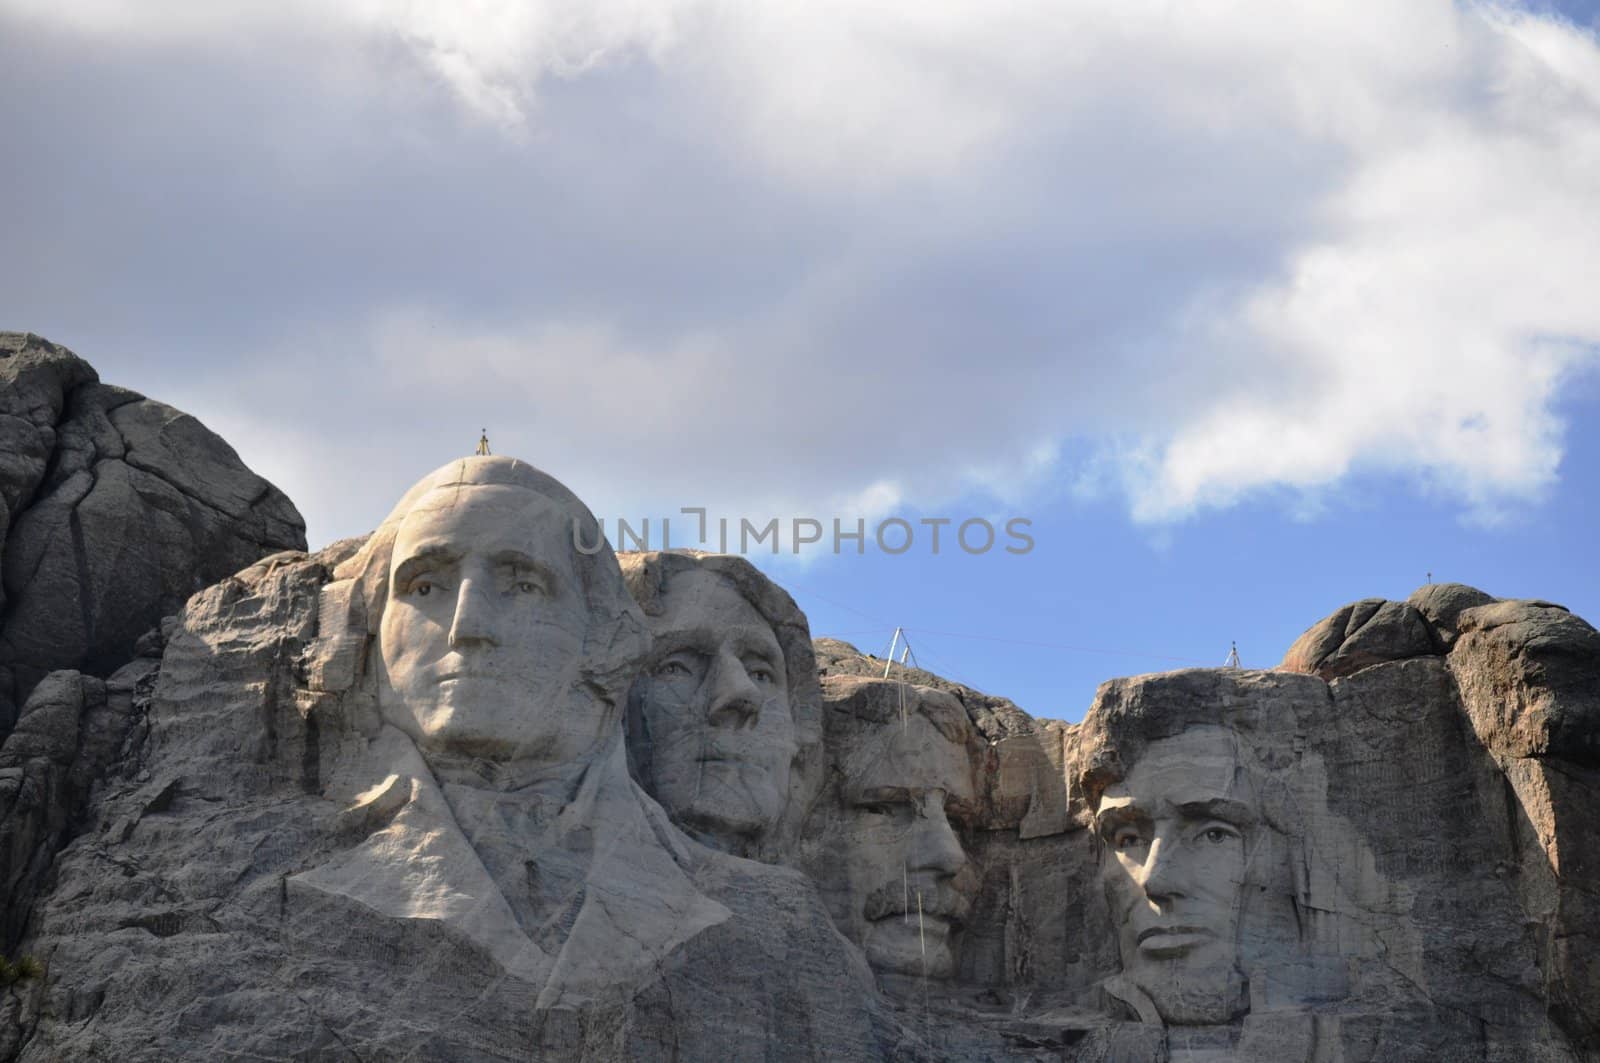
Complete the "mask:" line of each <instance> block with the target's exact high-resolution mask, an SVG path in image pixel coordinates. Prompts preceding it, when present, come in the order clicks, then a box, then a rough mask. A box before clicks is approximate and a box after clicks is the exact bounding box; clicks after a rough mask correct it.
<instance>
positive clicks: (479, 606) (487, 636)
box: [450, 577, 498, 649]
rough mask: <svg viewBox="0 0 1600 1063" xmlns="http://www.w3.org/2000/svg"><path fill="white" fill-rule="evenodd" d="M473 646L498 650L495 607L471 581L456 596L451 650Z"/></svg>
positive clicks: (451, 623)
mask: <svg viewBox="0 0 1600 1063" xmlns="http://www.w3.org/2000/svg"><path fill="white" fill-rule="evenodd" d="M473 645H488V646H495V645H498V642H497V641H496V639H495V635H494V605H493V603H491V602H490V600H489V594H488V591H487V590H485V589H483V588H481V587H480V584H479V581H478V580H475V579H472V578H470V577H469V578H467V579H463V580H462V581H461V589H460V590H458V591H457V592H456V611H455V615H454V616H453V617H451V620H450V648H451V649H462V648H464V647H467V646H473Z"/></svg>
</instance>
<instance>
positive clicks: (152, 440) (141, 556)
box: [0, 332, 306, 734]
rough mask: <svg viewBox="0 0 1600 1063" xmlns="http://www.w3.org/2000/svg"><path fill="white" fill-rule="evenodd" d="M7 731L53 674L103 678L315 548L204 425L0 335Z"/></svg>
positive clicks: (53, 349)
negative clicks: (254, 572) (163, 635)
mask: <svg viewBox="0 0 1600 1063" xmlns="http://www.w3.org/2000/svg"><path fill="white" fill-rule="evenodd" d="M0 442H3V443H4V444H5V445H4V446H0V533H3V534H4V547H3V553H0V587H3V598H0V603H3V612H0V734H3V733H4V732H5V731H7V730H9V728H10V724H11V721H12V718H13V716H14V706H16V705H17V704H19V703H20V702H22V701H24V700H26V698H27V696H28V694H29V692H30V691H31V690H32V689H33V687H34V685H35V684H36V683H38V682H39V681H40V680H41V679H42V678H43V677H44V676H45V675H46V674H47V673H49V672H51V671H54V670H56V669H74V670H79V671H83V672H85V673H88V674H91V675H96V676H100V677H102V678H103V677H105V676H108V675H110V674H111V673H112V672H113V671H115V670H116V669H117V668H119V667H121V666H122V665H123V664H124V663H126V662H128V661H129V660H132V659H133V658H134V657H135V656H136V644H137V641H138V639H139V638H140V637H141V636H142V635H144V634H145V632H147V631H149V630H150V629H151V628H153V627H155V626H156V625H157V624H158V623H159V622H160V620H161V618H162V617H164V616H167V615H170V614H172V613H175V612H177V610H178V609H179V608H180V607H181V606H182V605H183V602H184V601H185V600H186V599H187V598H188V597H189V595H191V594H193V593H194V592H195V591H197V590H199V589H201V588H202V587H204V586H206V585H208V584H210V583H213V582H215V581H216V580H219V579H221V578H223V577H224V576H227V575H228V574H230V573H232V572H235V571H237V570H239V569H240V568H243V567H244V566H246V565H248V564H250V563H251V562H253V561H255V560H256V559H257V558H260V557H262V556H265V555H266V554H270V553H274V552H276V551H278V550H283V549H293V548H297V549H303V548H304V547H305V545H306V544H305V525H304V522H303V521H302V520H301V518H300V515H299V514H298V513H297V512H296V511H295V509H294V506H293V505H291V504H290V502H289V501H288V499H287V498H285V497H284V496H283V495H282V494H281V493H280V492H279V491H278V490H277V489H276V488H274V487H273V486H272V485H271V484H269V483H267V482H266V481H265V480H262V479H261V478H260V477H258V476H256V475H255V474H254V473H252V472H250V470H249V469H247V468H245V467H244V465H243V464H242V463H241V462H240V461H239V458H238V455H236V454H235V453H234V452H233V450H232V448H231V447H229V446H228V445H227V444H226V443H225V442H223V441H222V440H221V439H220V438H218V437H217V436H216V435H214V434H213V433H211V432H210V431H209V430H207V429H206V428H205V427H204V426H203V425H201V424H200V422H199V421H196V420H195V419H194V418H192V417H190V416H188V415H187V414H183V413H180V412H179V411H177V410H174V409H172V408H171V407H170V406H166V405H164V404H162V403H159V402H155V401H152V400H150V399H146V398H144V397H143V396H141V395H138V394H136V393H135V392H132V391H127V390H124V389H122V388H117V387H111V386H109V385H105V384H101V383H100V382H99V381H98V378H97V377H96V374H95V372H94V370H93V369H91V368H90V367H89V365H88V364H87V363H85V362H84V361H83V360H82V359H80V358H78V357H77V356H76V355H74V354H72V352H70V351H68V350H66V349H65V348H63V347H59V346H56V345H55V344H51V343H49V342H48V341H45V340H42V339H40V338H39V337H37V336H33V335H30V334H23V333H11V332H8V333H0Z"/></svg>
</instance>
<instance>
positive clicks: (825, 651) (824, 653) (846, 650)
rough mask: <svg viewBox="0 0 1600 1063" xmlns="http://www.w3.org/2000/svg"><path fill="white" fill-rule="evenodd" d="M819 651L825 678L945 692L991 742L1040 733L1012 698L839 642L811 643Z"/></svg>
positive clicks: (818, 640)
mask: <svg viewBox="0 0 1600 1063" xmlns="http://www.w3.org/2000/svg"><path fill="white" fill-rule="evenodd" d="M812 646H813V647H814V649H815V650H816V656H817V670H818V672H819V673H820V674H821V675H823V676H824V677H826V676H830V675H859V676H877V677H879V678H890V679H898V680H900V681H902V682H905V683H910V684H912V685H914V686H924V687H931V688H933V689H934V690H942V691H944V692H945V693H947V694H954V695H955V697H956V699H957V700H958V701H960V702H961V704H962V705H963V706H965V707H966V710H967V716H968V717H969V718H970V719H971V720H972V724H973V726H974V727H976V728H977V729H978V733H979V734H981V735H983V737H985V738H987V739H989V740H990V741H996V740H999V739H1002V738H1008V737H1011V736H1013V735H1031V734H1033V733H1034V732H1035V731H1036V730H1038V727H1039V723H1038V722H1037V721H1036V720H1034V718H1033V717H1032V716H1029V715H1028V714H1027V713H1026V712H1024V711H1022V709H1020V708H1018V707H1017V705H1016V703H1015V702H1013V701H1012V700H1011V699H1009V698H1003V697H999V696H997V695H994V694H985V693H984V692H983V691H981V690H974V689H972V688H971V687H969V686H964V685H962V684H961V683H954V682H951V681H950V680H948V679H946V678H944V677H943V676H939V675H935V674H934V673H932V672H928V671H924V670H923V669H921V668H910V667H907V666H905V665H903V664H901V663H900V662H899V661H895V662H893V663H892V664H891V663H890V662H888V661H885V660H884V659H883V658H881V657H873V656H871V655H869V654H865V653H862V652H861V651H860V650H858V649H856V647H854V646H852V645H850V643H848V642H843V641H841V640H839V639H829V638H820V639H814V640H813V641H812ZM885 665H888V666H889V674H888V676H885V675H884V667H885Z"/></svg>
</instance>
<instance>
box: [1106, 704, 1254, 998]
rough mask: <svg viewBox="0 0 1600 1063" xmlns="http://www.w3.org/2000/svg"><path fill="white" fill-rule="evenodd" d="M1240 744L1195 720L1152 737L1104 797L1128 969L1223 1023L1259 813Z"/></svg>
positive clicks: (1133, 977)
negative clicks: (1165, 734)
mask: <svg viewBox="0 0 1600 1063" xmlns="http://www.w3.org/2000/svg"><path fill="white" fill-rule="evenodd" d="M1260 818H1261V816H1260V810H1259V808H1258V807H1257V803H1256V798H1255V794H1254V792H1253V791H1252V788H1251V786H1250V784H1249V781H1248V779H1247V777H1246V775H1245V772H1244V770H1243V765H1242V764H1241V762H1240V755H1239V748H1238V742H1237V740H1236V739H1235V737H1234V735H1233V733H1232V732H1231V731H1229V730H1227V729H1225V728H1222V727H1210V726H1198V727H1191V728H1189V729H1188V730H1185V731H1183V732H1182V733H1180V734H1177V735H1173V736H1172V737H1169V738H1163V739H1160V740H1158V741H1154V742H1151V743H1150V744H1149V745H1148V746H1146V747H1145V749H1144V751H1143V753H1142V755H1141V756H1140V757H1139V759H1138V760H1137V761H1135V762H1134V763H1133V764H1132V765H1131V766H1130V767H1129V769H1128V771H1127V774H1126V775H1125V776H1124V777H1123V778H1122V779H1120V780H1118V781H1116V782H1114V783H1112V784H1111V785H1109V786H1107V787H1106V788H1105V789H1104V790H1103V791H1102V792H1101V794H1100V800H1099V805H1098V808H1097V809H1096V815H1095V822H1096V827H1097V829H1098V831H1099V834H1100V839H1101V843H1102V848H1101V876H1102V881H1103V882H1104V885H1105V889H1106V899H1107V902H1108V904H1109V906H1110V909H1111V917H1112V920H1113V921H1114V923H1115V924H1116V927H1117V932H1118V944H1119V946H1120V951H1121V955H1122V974H1123V976H1124V977H1125V978H1127V979H1128V980H1129V981H1131V982H1133V983H1134V984H1135V985H1137V986H1139V987H1140V988H1141V989H1143V990H1144V991H1145V992H1146V993H1148V994H1150V996H1151V997H1152V999H1153V1000H1154V1001H1155V1003H1156V1006H1157V1008H1158V1010H1160V1011H1161V1012H1162V1013H1163V1015H1165V1016H1167V1017H1168V1019H1169V1021H1173V1017H1174V1016H1185V1015H1193V1014H1197V1013H1198V1014H1199V1015H1200V1016H1201V1017H1203V1018H1205V1019H1207V1020H1211V1021H1218V1020H1221V1019H1226V1018H1227V1017H1228V1014H1223V1013H1224V1012H1228V1013H1231V1010H1232V1009H1233V1008H1234V1006H1235V1001H1234V1000H1233V999H1230V994H1231V996H1233V997H1236V996H1237V990H1238V988H1239V983H1238V977H1237V975H1236V973H1235V972H1236V967H1237V961H1238V944H1239V941H1238V937H1239V917H1240V912H1241V908H1242V906H1243V902H1244V889H1245V883H1246V877H1247V874H1246V873H1247V869H1248V866H1249V862H1250V855H1251V851H1252V849H1253V847H1254V841H1255V837H1256V825H1257V823H1258V822H1259V821H1260Z"/></svg>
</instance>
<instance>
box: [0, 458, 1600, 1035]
mask: <svg viewBox="0 0 1600 1063" xmlns="http://www.w3.org/2000/svg"><path fill="white" fill-rule="evenodd" d="M19 453H21V451H19ZM41 475H43V476H44V479H45V480H48V479H49V476H48V474H41ZM41 482H43V481H41ZM593 528H594V524H593V517H592V515H590V514H589V512H588V510H587V509H586V508H585V507H584V506H583V504H582V503H581V501H579V500H578V499H577V498H576V497H575V496H574V495H572V493H571V492H570V491H568V490H567V489H566V488H565V487H563V486H562V485H560V484H559V483H557V482H555V481H554V480H552V479H551V478H549V477H548V476H546V475H545V474H543V473H540V472H538V471H537V470H534V469H531V468H530V467H528V466H526V465H525V464H523V463H521V462H517V461H514V460H511V459H505V458H487V457H485V458H474V459H465V460H462V461H458V462H452V463H451V464H450V465H448V466H446V467H444V468H442V469H440V470H438V471H436V472H435V473H433V474H430V475H429V476H428V477H425V478H424V479H423V480H422V481H420V482H419V483H418V485H417V486H416V487H415V488H414V489H413V490H412V491H411V492H409V493H408V494H407V496H406V497H405V498H404V499H402V500H401V502H400V503H399V504H398V505H397V506H396V508H395V510H394V512H393V513H392V514H391V515H390V517H389V519H387V520H386V521H385V522H384V523H383V524H382V525H381V526H380V527H379V528H378V529H377V531H375V532H374V533H373V535H372V536H370V537H369V538H367V539H364V540H351V541H346V542H343V543H338V544H335V545H333V546H330V547H328V548H327V549H325V550H324V551H322V552H320V553H317V554H307V553H305V552H303V551H299V550H290V551H285V552H280V553H277V554H274V555H272V556H269V557H266V558H264V559H261V560H257V561H255V562H254V563H252V564H250V565H248V566H247V567H244V568H243V569H242V570H240V571H238V572H236V573H235V574H233V575H230V576H228V577H226V578H223V579H221V580H220V581H218V582H216V583H213V584H211V585H210V586H207V587H205V588H203V589H201V590H200V591H198V592H197V593H196V594H194V595H193V596H192V597H191V598H189V600H188V601H187V604H186V605H184V607H183V609H182V611H181V613H180V614H179V616H178V617H177V618H176V619H175V620H174V621H173V622H172V623H170V624H169V625H167V627H166V629H165V634H164V636H163V637H153V638H149V639H145V640H143V641H142V642H141V643H140V644H139V647H138V649H139V652H141V653H142V654H144V656H142V657H140V658H138V659H136V660H134V661H133V662H132V663H130V664H127V665H125V666H123V667H122V668H121V669H119V670H118V671H116V672H115V673H114V674H111V675H110V676H109V677H105V678H97V677H96V676H94V675H92V674H88V673H87V672H86V671H84V670H81V669H80V670H56V671H52V672H49V673H48V674H47V675H46V676H45V677H44V678H43V679H42V680H41V681H38V682H36V683H35V684H34V685H33V689H32V693H31V696H30V697H29V698H28V699H27V701H26V703H25V705H24V707H23V709H22V712H21V713H20V717H19V721H18V723H17V726H16V727H15V729H14V731H13V732H12V733H11V734H10V736H9V738H8V739H7V740H6V741H5V743H4V744H3V746H0V828H3V830H4V832H5V833H4V834H3V835H0V841H3V842H4V844H3V845H0V874H3V881H4V884H5V887H6V889H7V908H6V911H5V931H6V934H7V938H6V947H7V949H8V950H10V952H9V953H8V954H11V953H23V952H25V953H29V954H32V955H35V956H38V957H39V958H41V959H42V960H43V961H44V962H45V964H46V973H45V975H44V977H43V978H41V979H34V980H28V981H24V982H19V983H17V984H16V985H14V986H11V987H9V988H0V1059H4V1060H12V1059H15V1060H25V1061H30V1063H32V1061H46V1060H60V1059H70V1060H80V1059H81V1060H96V1059H104V1060H158V1059H159V1060H168V1059H196V1060H210V1059H225V1058H240V1059H311V1060H347V1059H348V1060H364V1061H371V1060H389V1059H411V1060H424V1061H426V1060H437V1061H444V1060H451V1061H454V1060H527V1059H574V1060H580V1059H581V1060H599V1061H612V1060H617V1061H621V1060H669V1059H671V1060H722V1059H730V1058H736V1059H746V1058H754V1059H772V1060H776V1059H810V1060H824V1059H826V1060H835V1059H839V1060H863V1061H864V1060H878V1059H891V1060H968V1059H970V1060H1007V1059H1049V1060H1083V1061H1091V1060H1093V1061H1112V1060H1115V1061H1119V1063H1146V1061H1148V1063H1160V1061H1167V1060H1171V1061H1201V1060H1205V1061H1211V1060H1247V1061H1254V1063H1267V1061H1271V1063H1281V1061H1295V1060H1306V1061H1313V1060H1314V1061H1319V1063H1327V1061H1333V1063H1369V1061H1370V1063H1377V1061H1385V1063H1387V1061H1393V1060H1400V1061H1412V1060H1416V1061H1421V1060H1483V1061H1496V1063H1499V1061H1505V1063H1511V1061H1518V1063H1520V1061H1535V1063H1539V1061H1552V1063H1553V1061H1568V1060H1581V1061H1592V1060H1600V963H1597V962H1596V959H1595V957H1596V955H1597V952H1596V945H1597V942H1596V941H1595V935H1596V928H1597V927H1600V909H1597V905H1596V898H1597V897H1600V865H1597V854H1600V634H1597V633H1596V632H1595V630H1594V629H1593V628H1591V627H1590V626H1589V625H1588V624H1586V623H1585V622H1583V621H1582V620H1580V619H1578V618H1577V617H1575V616H1573V615H1572V614H1570V613H1569V612H1567V611H1566V610H1564V609H1562V608H1561V607H1559V606H1554V605H1551V604H1549V603H1547V602H1542V601H1515V600H1500V599H1496V598H1493V597H1491V596H1489V595H1487V594H1484V593H1482V592H1479V591H1476V590H1473V589H1472V588H1468V587H1463V586H1460V585H1441V586H1439V587H1427V588H1423V589H1422V590H1421V591H1419V592H1418V593H1417V594H1416V595H1413V596H1412V598H1411V599H1410V600H1409V601H1407V602H1387V601H1383V600H1378V599H1369V600H1365V601H1362V602H1357V603H1354V604H1352V605H1349V606H1345V607H1344V608H1342V609H1340V610H1338V611H1336V612H1335V613H1334V614H1333V615H1332V616H1330V617H1329V618H1327V619H1326V620H1324V621H1322V622H1320V623H1319V624H1317V625H1315V626H1313V628H1311V629H1310V630H1309V631H1308V632H1307V633H1306V634H1305V635H1304V636H1302V637H1301V638H1300V639H1299V640H1298V641H1296V643H1295V644H1294V646H1293V647H1292V648H1291V649H1290V651H1289V653H1288V655H1287V656H1286V658H1285V662H1284V665H1283V666H1281V667H1280V668H1279V669H1277V670H1273V671H1243V670H1238V669H1189V670H1183V671H1177V672H1169V673H1162V674H1157V675H1147V676H1136V677H1131V678H1123V679H1113V680H1111V681H1109V682H1107V683H1105V684H1103V685H1102V687H1101V688H1100V690H1099V692H1098V693H1097V695H1096V698H1095V701H1094V703H1093V705H1091V706H1090V707H1089V710H1088V712H1087V714H1086V716H1085V717H1084V719H1083V721H1082V723H1080V724H1076V725H1069V724H1063V723H1060V722H1057V721H1049V720H1039V719H1035V718H1033V717H1031V716H1030V715H1029V714H1027V713H1026V712H1024V711H1023V710H1022V709H1021V708H1019V707H1017V706H1016V705H1014V704H1012V703H1011V702H1009V701H1007V700H1006V699H1004V698H1001V697H996V696H993V695H989V694H985V693H983V692H980V691H975V690H972V689H970V688H968V687H965V686H962V685H960V684H956V683H952V682H949V681H948V680H946V679H944V678H942V677H939V676H937V675H934V674H932V673H929V672H925V671H922V670H919V669H914V668H906V667H904V666H902V665H900V664H898V663H896V664H894V665H890V666H888V667H887V673H888V674H887V675H885V669H886V665H885V662H884V661H882V660H881V659H873V658H870V657H867V656H865V655H863V654H861V653H860V652H859V651H857V650H856V649H855V648H854V647H851V646H849V645H848V644H845V643H840V642H836V641H833V640H828V639H819V640H817V641H816V642H814V643H812V642H810V640H809V631H808V626H807V624H806V622H805V618H804V616H803V615H802V614H801V613H800V611H799V610H798V609H797V608H796V607H795V605H794V602H793V600H792V599H790V598H789V596H788V595H787V594H785V593H784V592H783V591H782V590H781V588H778V587H777V586H776V585H774V584H773V583H772V582H771V581H770V580H768V579H767V578H766V577H765V576H763V575H761V574H760V573H759V572H757V571H756V570H755V569H754V568H752V567H751V566H750V565H748V564H746V563H745V562H743V561H740V560H738V559H735V558H719V557H708V556H703V555H662V554H645V555H631V556H627V557H624V558H623V559H622V562H621V564H619V563H618V559H617V558H616V557H615V556H613V555H612V553H611V551H610V548H609V547H604V546H602V547H600V548H597V549H596V550H594V551H592V552H591V551H587V550H583V549H580V548H579V546H578V544H580V543H594V542H597V539H596V537H595V535H594V533H593ZM7 563H8V564H9V555H8V560H7Z"/></svg>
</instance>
